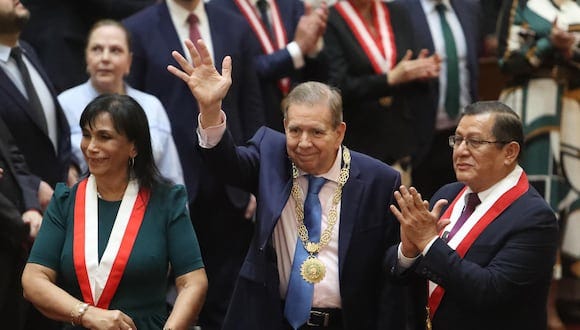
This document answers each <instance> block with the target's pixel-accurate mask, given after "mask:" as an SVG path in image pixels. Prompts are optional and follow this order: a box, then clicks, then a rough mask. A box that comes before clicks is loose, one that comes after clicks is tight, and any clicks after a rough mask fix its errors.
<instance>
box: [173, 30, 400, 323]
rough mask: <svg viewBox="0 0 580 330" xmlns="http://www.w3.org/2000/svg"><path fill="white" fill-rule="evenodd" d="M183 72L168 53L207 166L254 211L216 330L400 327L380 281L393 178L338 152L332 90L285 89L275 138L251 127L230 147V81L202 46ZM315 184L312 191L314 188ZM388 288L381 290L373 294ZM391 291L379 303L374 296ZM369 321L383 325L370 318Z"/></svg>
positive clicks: (389, 234)
mask: <svg viewBox="0 0 580 330" xmlns="http://www.w3.org/2000/svg"><path fill="white" fill-rule="evenodd" d="M187 45H188V48H189V50H190V53H191V57H192V59H193V65H192V64H189V63H188V62H187V61H186V60H185V59H184V58H183V57H182V56H181V55H179V54H178V53H177V52H173V55H174V57H175V59H176V60H177V62H178V63H179V64H180V65H181V68H182V70H183V71H182V70H179V69H177V68H175V67H173V66H170V68H169V70H170V71H171V72H172V73H173V74H175V75H176V76H177V77H179V78H181V79H182V80H183V81H184V82H186V83H187V84H188V86H189V88H190V90H191V91H192V93H193V95H194V96H195V98H196V99H197V101H198V102H199V108H200V116H199V125H198V135H199V141H200V145H201V148H202V149H203V153H204V156H205V158H204V159H205V161H206V162H208V165H209V166H208V167H209V168H212V169H214V170H215V171H216V173H217V174H218V175H219V176H220V177H222V178H223V180H225V181H226V182H228V183H230V184H234V185H237V186H240V187H242V188H244V189H246V190H248V191H251V192H252V193H253V194H255V195H256V197H257V202H258V208H257V217H256V226H255V230H254V234H253V240H252V243H251V246H250V249H249V251H248V254H247V257H246V260H245V261H244V264H243V265H242V268H241V270H240V274H239V277H238V282H237V285H236V289H235V291H234V294H233V297H232V301H231V303H230V307H229V309H228V313H227V316H226V320H225V323H224V329H274V330H276V329H298V328H300V329H310V328H316V329H318V328H319V327H323V328H324V329H357V330H358V329H377V328H378V327H379V323H380V322H383V321H385V322H388V323H389V325H388V326H387V327H386V328H389V329H402V324H401V323H396V322H397V321H400V317H401V316H402V314H401V313H395V312H394V311H395V309H396V308H397V307H399V306H397V304H400V302H401V300H400V299H398V297H396V296H395V294H396V293H395V292H394V291H395V290H397V288H396V287H394V286H392V285H391V284H390V283H383V279H384V276H383V275H384V268H383V260H384V258H385V253H386V251H387V249H388V248H389V247H390V246H392V245H394V244H396V243H397V242H398V235H399V232H398V226H397V222H396V220H395V218H394V217H393V215H392V214H391V213H390V212H389V209H388V204H389V203H391V202H393V193H394V191H395V190H396V189H397V188H398V187H399V185H400V176H399V174H398V172H396V171H395V170H393V169H392V168H390V167H389V166H387V165H385V164H384V163H382V162H380V161H378V160H376V159H373V158H370V157H368V156H365V155H362V154H360V153H357V152H355V151H350V150H349V149H348V148H347V147H346V146H343V145H342V141H343V138H344V133H345V130H346V124H345V123H344V122H343V121H342V100H341V97H340V94H339V93H338V92H337V91H336V90H334V89H331V88H330V87H328V86H327V85H324V84H322V83H317V82H307V83H303V84H300V85H298V86H296V87H295V88H294V89H293V90H292V91H291V92H290V94H288V96H287V98H286V100H285V102H284V107H283V110H284V129H285V133H286V134H285V136H284V135H283V134H281V133H279V132H277V131H274V130H272V129H269V128H265V127H263V128H261V129H259V130H258V132H257V133H256V134H255V135H254V137H253V138H252V139H251V140H250V142H249V143H248V144H247V145H246V146H239V147H236V145H235V143H234V140H233V139H232V136H231V134H230V133H229V131H227V130H226V124H227V125H230V122H229V121H228V119H226V116H225V113H224V112H223V111H221V109H220V108H221V105H222V104H221V100H222V98H223V97H224V96H225V95H226V93H227V91H228V88H229V85H230V84H231V77H230V72H231V69H232V67H231V59H230V58H229V57H226V58H225V59H224V61H223V64H222V68H223V70H222V75H220V74H219V73H218V72H217V71H216V69H215V68H214V66H213V63H212V61H211V58H210V57H209V53H208V51H207V48H206V47H205V45H204V44H203V42H199V43H198V48H199V49H200V54H198V52H197V51H196V50H195V48H194V46H193V44H192V43H191V42H189V41H188V42H187ZM314 187H317V188H318V189H316V191H315V189H314ZM384 290H387V291H384ZM386 292H388V294H391V295H392V296H391V297H392V299H390V300H389V304H385V305H382V304H381V303H380V297H381V294H385V293H386ZM379 318H382V320H381V321H379Z"/></svg>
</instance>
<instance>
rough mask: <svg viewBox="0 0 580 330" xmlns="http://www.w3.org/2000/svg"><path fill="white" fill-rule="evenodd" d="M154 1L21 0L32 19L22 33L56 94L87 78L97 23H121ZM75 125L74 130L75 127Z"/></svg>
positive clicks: (154, 0)
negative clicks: (90, 45) (88, 52)
mask: <svg viewBox="0 0 580 330" xmlns="http://www.w3.org/2000/svg"><path fill="white" fill-rule="evenodd" d="M155 2H156V0H89V1H76V0H22V3H24V5H25V6H26V8H28V9H29V10H30V13H31V19H30V22H29V24H27V25H26V27H25V28H24V30H23V31H22V39H23V40H26V41H27V42H28V43H30V45H32V47H34V49H35V50H36V51H37V52H38V57H39V60H40V62H41V63H42V65H43V67H44V68H45V69H46V73H47V74H48V76H49V77H50V80H51V81H52V82H53V84H54V86H55V89H56V91H57V93H61V92H63V91H64V90H66V89H69V88H72V87H74V86H77V85H79V84H82V83H83V82H85V81H87V79H88V78H89V73H88V72H86V70H85V69H86V64H85V62H84V53H85V49H86V41H87V40H86V38H87V35H88V33H89V30H90V29H91V27H92V26H93V24H94V23H95V22H97V21H98V20H100V19H104V18H109V19H114V20H121V19H123V18H125V17H128V16H130V15H131V14H134V13H136V12H138V11H139V10H141V9H143V8H145V7H147V6H149V5H152V4H153V3H155ZM77 124H78V123H75V125H74V126H77Z"/></svg>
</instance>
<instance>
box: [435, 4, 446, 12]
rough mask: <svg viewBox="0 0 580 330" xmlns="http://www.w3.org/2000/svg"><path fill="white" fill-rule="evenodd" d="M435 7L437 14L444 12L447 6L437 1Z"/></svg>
mask: <svg viewBox="0 0 580 330" xmlns="http://www.w3.org/2000/svg"><path fill="white" fill-rule="evenodd" d="M435 9H437V11H438V12H439V14H445V11H446V10H447V6H445V5H444V4H442V3H438V4H436V5H435Z"/></svg>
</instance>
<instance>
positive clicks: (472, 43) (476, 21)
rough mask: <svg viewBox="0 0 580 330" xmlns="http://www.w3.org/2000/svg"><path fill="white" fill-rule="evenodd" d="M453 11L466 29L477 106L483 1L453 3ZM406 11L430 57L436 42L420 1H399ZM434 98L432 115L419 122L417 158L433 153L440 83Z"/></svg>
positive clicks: (471, 90)
mask: <svg viewBox="0 0 580 330" xmlns="http://www.w3.org/2000/svg"><path fill="white" fill-rule="evenodd" d="M450 1H451V6H452V7H453V10H454V11H455V13H456V14H457V18H458V19H459V23H460V24H461V27H462V28H463V34H464V35H465V42H466V44H467V69H468V71H469V93H470V95H471V99H472V101H473V102H475V101H477V99H478V87H477V86H478V79H479V62H478V55H479V49H480V47H481V40H482V39H481V38H482V32H481V18H480V13H481V8H480V4H479V1H476V0H450ZM395 2H397V3H400V4H401V5H402V6H404V7H406V9H407V10H408V12H409V16H410V18H411V21H412V24H413V30H414V39H415V43H416V46H417V47H419V48H426V49H428V50H429V53H430V54H431V53H433V52H434V51H435V46H434V44H433V39H432V37H431V30H430V29H429V23H428V22H427V17H426V16H425V12H424V11H423V7H422V6H421V1H420V0H396V1H395ZM431 85H432V88H431V95H430V97H429V99H430V100H431V101H432V104H431V107H430V108H429V109H428V115H425V116H423V117H421V119H422V120H419V121H418V125H417V128H416V130H415V131H416V132H417V134H418V136H417V139H418V141H417V142H418V146H419V148H420V149H419V151H418V152H417V158H418V159H420V158H421V157H423V156H424V155H425V154H426V153H427V152H428V151H429V149H430V145H431V138H432V137H433V132H434V130H435V119H436V115H437V105H438V102H439V80H438V79H435V80H433V81H431Z"/></svg>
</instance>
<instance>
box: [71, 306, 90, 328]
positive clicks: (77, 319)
mask: <svg viewBox="0 0 580 330" xmlns="http://www.w3.org/2000/svg"><path fill="white" fill-rule="evenodd" d="M87 309H89V304H87V303H85V302H80V303H78V304H76V306H75V308H73V309H72V310H71V311H70V324H72V325H82V319H83V315H85V312H86V311H87Z"/></svg>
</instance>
